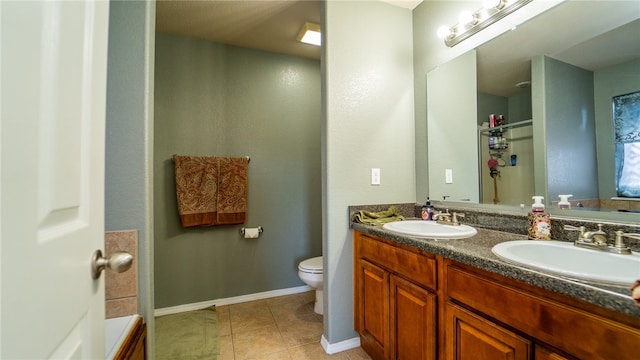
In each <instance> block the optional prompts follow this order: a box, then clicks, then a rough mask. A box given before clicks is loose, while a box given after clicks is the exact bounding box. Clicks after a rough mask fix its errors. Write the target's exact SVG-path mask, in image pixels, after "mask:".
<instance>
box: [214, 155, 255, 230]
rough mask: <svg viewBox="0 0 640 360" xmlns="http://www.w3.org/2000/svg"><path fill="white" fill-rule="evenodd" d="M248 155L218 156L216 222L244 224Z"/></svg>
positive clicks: (220, 223)
mask: <svg viewBox="0 0 640 360" xmlns="http://www.w3.org/2000/svg"><path fill="white" fill-rule="evenodd" d="M248 164H249V160H248V159H247V158H246V157H236V158H230V157H219V158H218V209H217V210H218V216H217V222H216V224H219V225H227V224H243V223H244V222H245V219H246V217H247V188H248V186H247V184H248V182H247V180H248V178H247V175H248V174H247V170H248Z"/></svg>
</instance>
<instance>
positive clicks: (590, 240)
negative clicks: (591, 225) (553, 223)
mask: <svg viewBox="0 0 640 360" xmlns="http://www.w3.org/2000/svg"><path fill="white" fill-rule="evenodd" d="M564 229H565V230H571V231H579V232H580V234H579V235H578V239H577V240H576V241H574V243H573V244H574V245H575V246H578V247H584V248H588V249H595V250H607V249H608V247H609V246H608V244H607V233H606V232H604V231H602V224H598V230H595V231H586V229H585V227H584V226H580V227H575V226H571V225H565V226H564Z"/></svg>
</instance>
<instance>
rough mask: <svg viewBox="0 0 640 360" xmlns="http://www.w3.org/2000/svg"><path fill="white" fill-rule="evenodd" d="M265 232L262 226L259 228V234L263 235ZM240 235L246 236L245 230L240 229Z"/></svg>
mask: <svg viewBox="0 0 640 360" xmlns="http://www.w3.org/2000/svg"><path fill="white" fill-rule="evenodd" d="M263 231H264V230H263V229H262V226H258V233H260V234H262V232H263ZM240 234H242V236H244V228H241V229H240Z"/></svg>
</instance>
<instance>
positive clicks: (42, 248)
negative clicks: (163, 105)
mask: <svg viewBox="0 0 640 360" xmlns="http://www.w3.org/2000/svg"><path fill="white" fill-rule="evenodd" d="M108 6H109V3H108V1H101V0H97V1H80V0H76V1H7V0H2V1H0V42H1V48H0V49H1V50H0V59H1V60H0V61H1V70H0V76H1V80H2V88H1V98H2V102H1V105H0V107H1V118H0V159H1V160H0V189H1V191H0V198H1V203H2V206H1V208H0V215H1V222H0V232H1V237H0V274H1V278H0V307H1V318H0V358H2V359H23V358H28V359H45V358H56V359H70V358H74V359H104V356H105V353H104V276H102V277H101V278H100V279H99V280H93V279H92V277H91V273H90V259H91V255H92V253H93V251H94V250H96V249H103V244H104V219H103V217H104V136H105V130H104V126H105V97H106V65H107V64H106V62H107V29H108V12H109V8H108Z"/></svg>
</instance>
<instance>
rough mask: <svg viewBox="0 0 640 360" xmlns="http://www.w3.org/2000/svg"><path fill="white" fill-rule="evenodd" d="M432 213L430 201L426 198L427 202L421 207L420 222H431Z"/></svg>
mask: <svg viewBox="0 0 640 360" xmlns="http://www.w3.org/2000/svg"><path fill="white" fill-rule="evenodd" d="M434 212H435V210H433V207H432V206H431V201H430V200H429V198H427V202H426V203H425V204H424V206H423V207H422V220H433V214H434Z"/></svg>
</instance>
